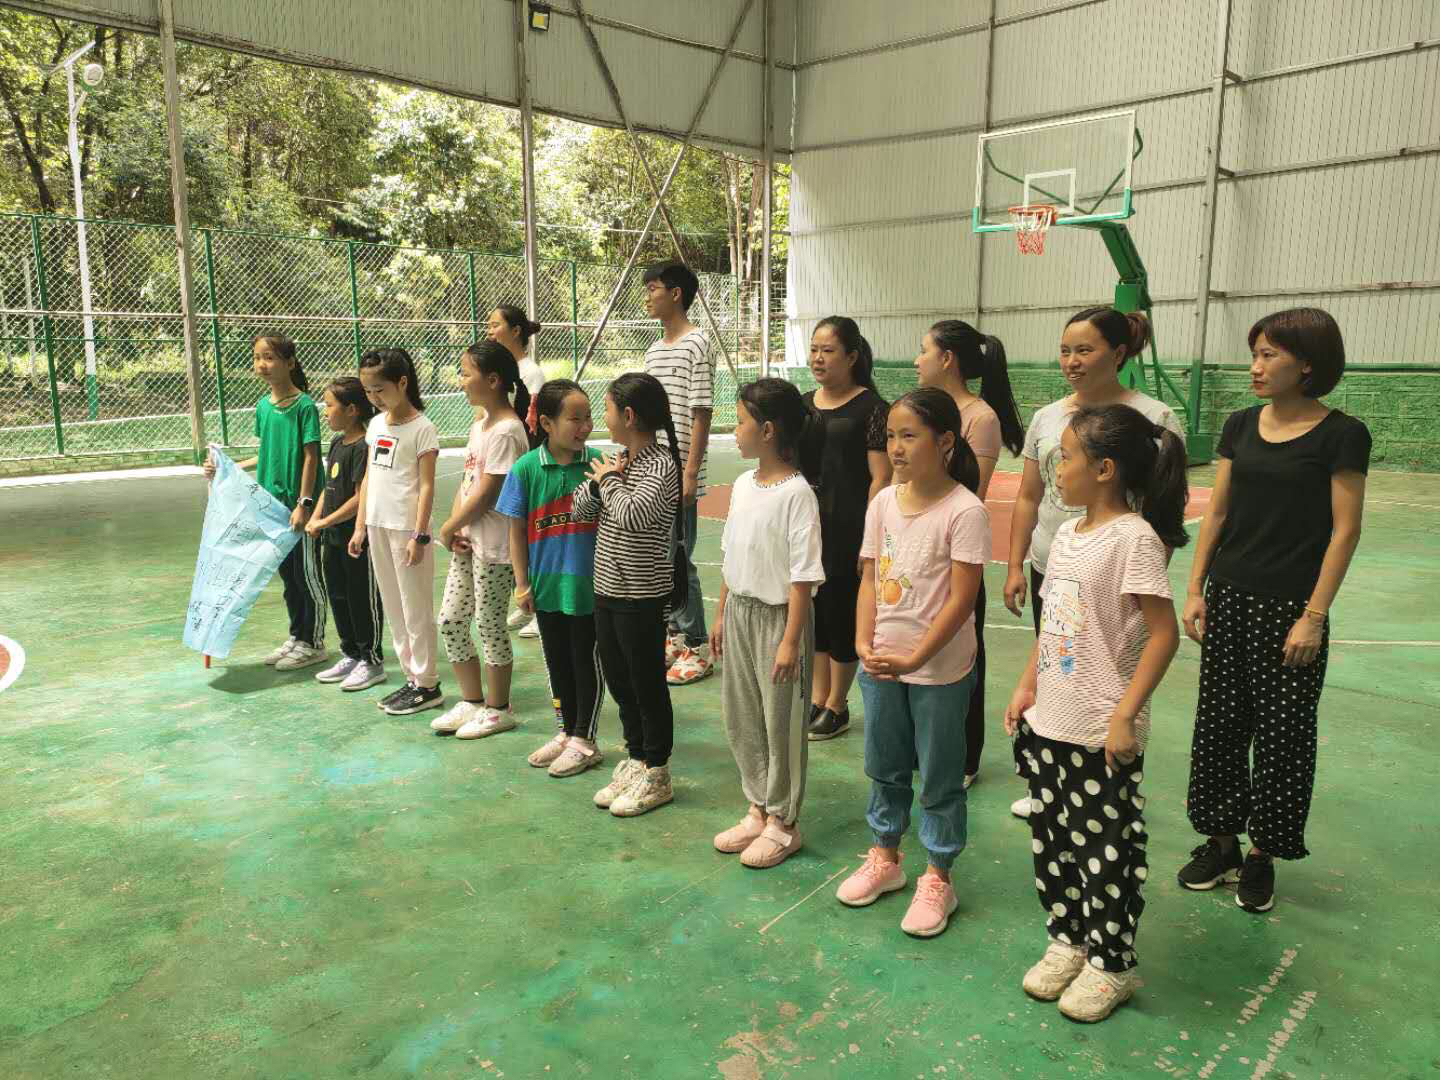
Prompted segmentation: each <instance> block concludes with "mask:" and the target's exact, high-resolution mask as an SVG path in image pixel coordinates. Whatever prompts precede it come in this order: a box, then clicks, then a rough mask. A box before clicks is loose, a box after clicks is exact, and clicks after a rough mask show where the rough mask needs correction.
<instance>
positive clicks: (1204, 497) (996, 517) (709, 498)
mask: <svg viewBox="0 0 1440 1080" xmlns="http://www.w3.org/2000/svg"><path fill="white" fill-rule="evenodd" d="M1019 491H1020V474H1019V473H1010V472H997V473H996V474H995V475H994V476H993V477H992V478H991V480H990V494H989V497H988V498H987V499H986V500H985V505H986V506H987V507H989V509H990V535H991V537H992V539H993V541H994V549H993V550H994V556H995V557H994V559H993V560H992V561H995V562H1005V561H1006V560H1005V553H1006V551H1007V550H1008V549H1009V544H1010V510H1011V508H1012V507H1013V506H1014V505H1015V496H1016V494H1018V493H1019ZM1209 505H1210V489H1209V488H1208V487H1192V488H1191V489H1190V502H1189V505H1187V506H1186V507H1185V520H1186V521H1199V520H1200V518H1201V517H1203V516H1204V514H1205V508H1206V507H1207V506H1209ZM729 511H730V485H729V484H719V485H716V486H714V487H712V488H711V489H710V490H709V491H708V492H707V493H706V495H705V497H704V498H703V499H701V500H700V516H701V517H707V518H714V519H716V520H718V521H723V520H724V519H725V518H726V516H727V515H728V514H729Z"/></svg>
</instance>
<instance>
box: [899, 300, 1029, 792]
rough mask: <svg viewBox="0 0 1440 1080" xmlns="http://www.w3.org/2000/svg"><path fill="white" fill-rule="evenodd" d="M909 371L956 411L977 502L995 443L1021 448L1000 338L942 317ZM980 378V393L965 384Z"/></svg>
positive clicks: (976, 705) (981, 621)
mask: <svg viewBox="0 0 1440 1080" xmlns="http://www.w3.org/2000/svg"><path fill="white" fill-rule="evenodd" d="M915 373H916V374H917V375H918V376H919V379H920V385H921V386H933V387H935V388H936V389H938V390H944V391H945V392H946V393H947V394H949V395H950V396H951V397H952V398H954V399H955V405H956V407H957V408H958V409H959V410H960V434H961V436H962V437H963V438H964V439H965V441H966V442H967V443H969V444H970V449H971V451H973V452H974V454H975V460H976V462H977V463H978V464H979V466H980V483H979V485H978V486H977V487H976V489H975V494H976V495H978V496H979V497H980V501H981V502H984V501H985V496H986V494H987V493H988V492H989V490H990V478H991V477H992V476H994V475H995V463H996V462H997V461H999V460H1000V447H1001V446H1004V447H1005V448H1006V449H1008V450H1009V451H1010V453H1012V454H1015V455H1019V453H1020V451H1021V450H1022V449H1024V446H1025V427H1024V425H1023V424H1021V423H1020V410H1019V408H1017V407H1016V405H1015V395H1014V393H1012V392H1011V390H1010V369H1009V366H1008V365H1007V364H1006V363H1005V346H1004V345H1002V344H1000V339H999V338H997V337H990V336H988V335H983V334H981V333H980V331H978V330H976V329H975V328H974V327H973V326H971V325H970V324H969V323H967V322H961V321H960V320H959V319H942V320H941V321H940V322H937V323H936V324H935V325H934V326H932V327H930V330H929V331H928V332H927V333H926V334H925V336H924V337H923V338H922V339H921V341H920V355H919V356H917V357H915ZM976 379H979V380H980V393H979V394H978V395H977V394H976V393H975V392H974V391H973V390H971V389H970V384H971V383H973V382H974V381H975V380H976ZM965 728H966V730H965V786H966V787H967V788H968V787H969V786H970V785H971V784H972V783H974V782H975V777H976V776H977V775H978V774H979V772H980V751H981V750H983V749H984V747H985V579H984V578H983V577H982V578H981V579H980V593H979V595H978V596H977V597H976V599H975V689H974V690H973V691H971V694H970V707H969V709H968V710H966V713H965Z"/></svg>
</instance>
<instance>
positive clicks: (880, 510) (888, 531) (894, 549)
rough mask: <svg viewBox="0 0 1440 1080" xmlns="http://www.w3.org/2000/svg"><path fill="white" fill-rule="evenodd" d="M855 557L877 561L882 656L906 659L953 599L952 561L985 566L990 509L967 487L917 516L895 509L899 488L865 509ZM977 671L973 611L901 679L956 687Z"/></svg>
mask: <svg viewBox="0 0 1440 1080" xmlns="http://www.w3.org/2000/svg"><path fill="white" fill-rule="evenodd" d="M860 557H861V558H862V559H874V560H875V638H874V643H873V648H874V649H875V651H876V652H879V653H890V654H897V655H908V654H909V653H912V652H914V651H915V646H917V645H919V644H920V642H921V640H922V639H923V638H924V637H925V635H926V634H927V633H929V632H930V627H931V626H933V625H934V623H935V620H936V619H937V618H939V617H940V612H941V611H942V610H943V609H944V607H945V605H946V604H947V603H949V602H950V564H951V563H957V562H961V563H971V564H974V565H978V566H982V567H983V566H984V565H985V564H986V563H987V562H989V561H990V512H989V511H988V510H986V509H985V504H984V503H982V502H981V501H980V500H979V499H977V498H976V497H975V494H974V493H973V492H972V491H971V490H970V489H969V488H966V487H962V486H961V485H959V484H956V485H955V490H954V491H952V492H950V494H949V495H946V496H945V498H943V499H941V500H940V501H939V502H938V503H936V504H935V505H933V506H929V507H927V508H925V509H924V510H921V511H920V512H919V513H915V514H907V513H906V512H905V511H903V510H902V509H900V499H899V488H898V487H888V488H885V489H884V490H883V491H881V492H880V494H878V495H876V496H875V498H873V499H871V500H870V507H869V509H868V510H866V512H865V538H864V540H862V541H861V543H860ZM974 666H975V613H974V612H971V613H970V618H968V619H966V620H965V623H964V625H963V626H961V627H960V629H959V630H958V631H957V632H956V634H955V636H954V637H952V638H951V639H950V640H949V641H947V642H946V643H945V644H944V645H943V646H941V648H940V651H939V652H937V653H936V654H935V655H934V656H932V657H931V658H930V659H929V661H927V662H926V663H925V664H924V665H922V666H921V667H919V668H917V669H916V670H915V671H912V672H911V673H910V674H909V675H902V676H900V681H901V682H906V683H919V684H922V685H925V686H947V685H949V684H950V683H957V682H959V681H960V680H961V679H963V678H965V676H966V675H968V674H970V669H971V668H973V667H974Z"/></svg>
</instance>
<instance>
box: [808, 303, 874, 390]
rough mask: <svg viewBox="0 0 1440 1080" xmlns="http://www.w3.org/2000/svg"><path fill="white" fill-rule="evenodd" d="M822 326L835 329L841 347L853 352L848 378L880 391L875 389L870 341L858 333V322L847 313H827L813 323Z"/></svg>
mask: <svg viewBox="0 0 1440 1080" xmlns="http://www.w3.org/2000/svg"><path fill="white" fill-rule="evenodd" d="M822 326H828V327H829V328H830V329H831V330H833V331H835V336H836V337H838V338H839V339H840V345H841V347H842V348H844V350H845V351H846V352H847V353H854V354H855V366H854V367H852V368H851V369H850V378H851V379H853V380H854V381H855V385H856V386H863V387H865V389H867V390H872V391H874V392H875V393H877V394H878V393H880V391H879V390H876V389H875V354H874V353H873V352H872V351H871V350H870V342H868V341H866V340H865V335H864V334H862V333H860V326H859V324H858V323H856V322H855V320H854V319H852V318H850V316H848V315H827V316H825V318H823V319H821V320H820V321H819V322H818V323H816V324H815V329H816V330H819V329H820V328H821V327H822Z"/></svg>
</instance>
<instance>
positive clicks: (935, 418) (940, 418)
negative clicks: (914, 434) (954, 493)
mask: <svg viewBox="0 0 1440 1080" xmlns="http://www.w3.org/2000/svg"><path fill="white" fill-rule="evenodd" d="M902 405H903V406H904V407H905V408H907V409H909V410H910V411H911V412H913V413H914V414H915V415H916V416H918V417H919V418H920V422H921V423H922V424H924V425H925V426H926V427H928V428H929V429H930V430H931V431H933V432H934V433H935V436H936V438H939V437H940V436H941V435H943V434H945V433H946V432H949V433H950V434H951V435H954V436H955V449H954V450H952V451H951V452H950V457H949V458H948V459H947V460H946V462H945V471H946V472H948V473H949V474H950V477H951V479H953V480H954V481H956V483H959V484H963V485H964V486H965V487H967V488H969V489H970V491H971V492H972V493H974V492H978V491H979V490H980V463H979V462H978V461H976V460H975V451H974V450H971V449H970V444H969V443H968V442H966V441H965V436H964V435H962V434H961V433H960V406H959V405H956V404H955V399H954V398H952V397H951V396H950V395H949V394H947V393H946V392H945V391H944V390H940V389H938V388H936V387H933V386H922V387H920V388H919V389H918V390H911V391H910V392H909V393H907V394H903V395H901V397H900V400H899V401H897V402H895V404H894V405H891V406H890V409H891V411H892V412H893V411H894V410H895V409H898V408H900V407H901V406H902Z"/></svg>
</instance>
